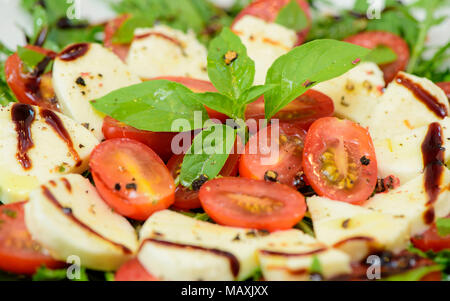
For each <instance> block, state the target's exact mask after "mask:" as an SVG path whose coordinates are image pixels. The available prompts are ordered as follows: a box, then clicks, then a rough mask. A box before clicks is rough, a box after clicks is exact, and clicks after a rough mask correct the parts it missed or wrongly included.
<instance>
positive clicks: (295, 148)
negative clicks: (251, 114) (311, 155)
mask: <svg viewBox="0 0 450 301" xmlns="http://www.w3.org/2000/svg"><path fill="white" fill-rule="evenodd" d="M273 129H274V128H273V126H269V127H267V128H264V129H261V130H260V131H259V132H258V133H257V134H256V135H254V136H253V137H251V138H250V140H249V142H248V143H247V145H246V148H245V152H244V154H242V156H241V160H240V163H239V174H240V176H241V177H244V178H249V179H256V180H264V177H265V174H266V172H268V171H274V172H276V173H277V179H276V180H277V181H278V182H280V183H282V184H286V185H291V186H293V185H294V178H295V176H296V175H297V174H298V173H299V172H300V171H301V170H302V158H303V157H302V152H303V142H304V140H305V137H306V131H305V130H303V129H302V128H298V127H296V126H295V125H292V124H286V123H285V124H280V127H279V131H280V139H279V141H281V136H282V135H284V137H287V142H286V143H285V144H283V145H280V144H279V143H278V144H277V146H278V150H279V157H278V159H277V161H276V162H275V163H274V164H271V165H268V164H266V163H263V161H262V160H264V159H269V158H270V156H271V155H272V154H269V155H266V154H262V153H261V151H260V148H261V147H264V146H265V145H269V146H270V145H272V144H273V143H274V142H272V139H271V138H272V136H271V134H272V130H273ZM262 137H267V143H266V142H265V141H261V139H262ZM258 143H260V144H261V147H259V144H258ZM275 143H276V142H275ZM256 145H258V150H257V153H256V154H252V153H251V151H252V148H254V147H255V146H256Z"/></svg>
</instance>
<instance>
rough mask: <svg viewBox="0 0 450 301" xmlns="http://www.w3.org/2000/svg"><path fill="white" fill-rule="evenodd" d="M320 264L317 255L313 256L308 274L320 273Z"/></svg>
mask: <svg viewBox="0 0 450 301" xmlns="http://www.w3.org/2000/svg"><path fill="white" fill-rule="evenodd" d="M322 272H323V270H322V264H321V263H320V260H319V257H317V256H314V257H313V261H312V263H311V266H310V268H309V273H310V274H322Z"/></svg>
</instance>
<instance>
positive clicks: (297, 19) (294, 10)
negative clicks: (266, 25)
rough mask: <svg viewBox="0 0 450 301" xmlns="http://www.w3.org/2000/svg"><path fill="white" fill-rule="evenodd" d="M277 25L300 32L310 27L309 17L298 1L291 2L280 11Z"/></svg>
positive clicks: (292, 0)
mask: <svg viewBox="0 0 450 301" xmlns="http://www.w3.org/2000/svg"><path fill="white" fill-rule="evenodd" d="M275 23H278V24H280V25H283V26H284V27H287V28H289V29H292V30H295V31H296V32H299V31H302V30H303V29H305V28H307V27H308V17H307V16H306V14H305V12H304V11H303V9H302V8H301V7H300V5H299V4H298V2H297V0H291V1H290V2H289V3H288V4H287V5H286V6H285V7H283V8H282V9H281V10H280V12H279V13H278V16H277V19H276V20H275Z"/></svg>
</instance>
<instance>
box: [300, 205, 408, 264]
mask: <svg viewBox="0 0 450 301" xmlns="http://www.w3.org/2000/svg"><path fill="white" fill-rule="evenodd" d="M307 202H308V208H309V211H310V213H311V217H312V220H313V224H314V231H315V234H316V237H317V239H318V240H319V241H321V242H324V243H326V244H327V245H329V246H334V247H336V248H338V249H340V250H342V251H344V252H346V253H348V254H349V255H350V256H351V258H352V259H353V260H359V259H363V258H364V257H365V256H366V255H368V254H369V252H370V251H371V250H372V249H373V248H376V249H381V250H390V251H393V252H399V251H401V250H403V249H404V248H405V247H406V246H407V243H408V239H409V227H408V226H409V225H408V223H407V222H406V221H405V220H403V219H402V218H399V217H395V216H392V215H390V214H383V213H379V212H375V211H372V210H369V209H367V208H363V207H360V206H355V205H352V204H348V203H344V202H339V201H333V200H330V199H327V198H323V197H312V198H309V199H308V200H307Z"/></svg>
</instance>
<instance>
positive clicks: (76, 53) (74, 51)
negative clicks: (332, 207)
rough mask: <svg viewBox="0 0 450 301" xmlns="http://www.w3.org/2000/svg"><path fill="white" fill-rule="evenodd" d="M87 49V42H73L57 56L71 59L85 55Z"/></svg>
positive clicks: (64, 59)
mask: <svg viewBox="0 0 450 301" xmlns="http://www.w3.org/2000/svg"><path fill="white" fill-rule="evenodd" d="M88 50H89V44H88V43H79V44H74V45H72V46H69V47H67V48H66V49H64V50H63V51H62V52H61V53H60V54H59V58H60V59H61V60H63V61H73V60H76V59H77V58H79V57H82V56H83V55H85V54H86V52H88Z"/></svg>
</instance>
